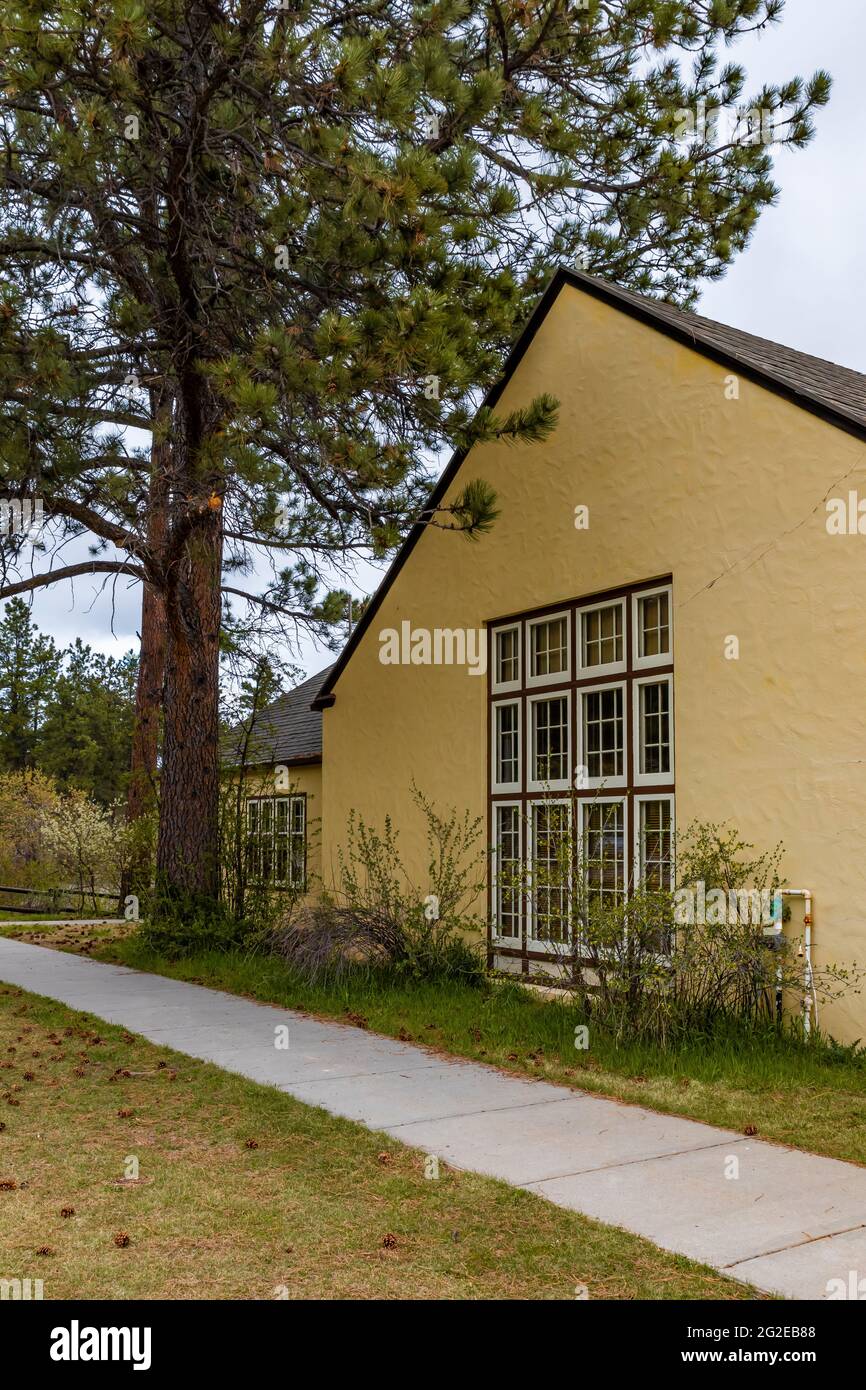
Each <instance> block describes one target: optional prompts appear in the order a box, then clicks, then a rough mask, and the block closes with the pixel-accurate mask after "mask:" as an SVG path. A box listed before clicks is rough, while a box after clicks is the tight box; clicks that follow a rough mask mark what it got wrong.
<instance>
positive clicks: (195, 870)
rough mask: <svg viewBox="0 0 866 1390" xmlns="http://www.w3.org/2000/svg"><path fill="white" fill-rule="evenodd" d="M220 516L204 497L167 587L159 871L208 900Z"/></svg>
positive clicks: (214, 882)
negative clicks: (204, 501)
mask: <svg viewBox="0 0 866 1390" xmlns="http://www.w3.org/2000/svg"><path fill="white" fill-rule="evenodd" d="M221 523H222V518H221V516H220V513H219V511H218V510H210V509H209V508H208V506H207V503H204V504H203V506H202V508H201V510H200V512H199V515H198V516H197V517H196V520H195V522H194V525H193V528H192V531H191V533H190V535H189V537H188V538H187V541H186V544H185V546H184V549H183V553H182V555H181V558H180V559H179V561H178V562H176V565H175V567H174V570H173V574H172V576H171V582H170V584H169V587H168V590H167V593H166V650H165V694H164V707H163V750H162V769H161V776H160V813H159V841H158V845H157V876H158V880H159V886H160V888H161V889H162V890H163V891H166V892H168V893H169V894H170V895H171V896H173V897H175V898H177V899H178V901H181V902H182V901H185V900H190V899H196V900H199V901H202V902H203V904H205V905H207V906H214V905H215V904H216V901H217V898H218V894H219V859H218V856H219V787H220V758H219V751H220V750H219V634H220V579H221V566H222V527H221Z"/></svg>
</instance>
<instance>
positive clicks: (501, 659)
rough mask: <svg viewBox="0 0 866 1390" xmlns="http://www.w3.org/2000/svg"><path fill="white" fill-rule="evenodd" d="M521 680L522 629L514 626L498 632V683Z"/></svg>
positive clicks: (504, 683)
mask: <svg viewBox="0 0 866 1390" xmlns="http://www.w3.org/2000/svg"><path fill="white" fill-rule="evenodd" d="M519 680H520V629H519V628H516V627H513V628H510V629H507V630H506V631H505V632H497V634H496V684H497V685H507V684H508V683H509V682H511V681H519Z"/></svg>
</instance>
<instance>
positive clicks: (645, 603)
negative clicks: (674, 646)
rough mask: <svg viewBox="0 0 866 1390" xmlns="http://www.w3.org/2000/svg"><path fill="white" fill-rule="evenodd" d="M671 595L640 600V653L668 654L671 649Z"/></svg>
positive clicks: (651, 654) (644, 654)
mask: <svg viewBox="0 0 866 1390" xmlns="http://www.w3.org/2000/svg"><path fill="white" fill-rule="evenodd" d="M669 597H670V596H669V595H668V594H666V593H664V594H652V595H651V596H650V597H649V598H642V599H639V600H638V654H639V655H640V656H666V655H667V654H668V653H669V652H670V649H671V642H670V612H669Z"/></svg>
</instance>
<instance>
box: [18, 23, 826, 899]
mask: <svg viewBox="0 0 866 1390" xmlns="http://www.w3.org/2000/svg"><path fill="white" fill-rule="evenodd" d="M780 11H781V3H780V0H725V2H724V3H721V2H719V3H717V2H716V0H713V3H711V4H707V3H705V0H665V2H664V3H661V2H659V0H606V2H605V3H601V0H510V2H509V3H500V0H479V2H478V3H468V0H441V3H437V4H429V5H427V4H411V3H405V4H404V3H395V2H394V0H372V2H371V3H367V0H362V2H361V3H360V4H357V5H356V4H347V3H344V0H339V3H337V2H336V0H184V3H180V0H151V3H150V4H149V5H148V6H147V7H144V6H142V5H141V4H140V0H111V3H109V0H15V2H14V3H13V0H0V54H2V56H0V120H2V129H3V152H2V155H0V159H2V164H3V178H4V185H5V194H6V203H5V207H4V209H3V211H2V212H0V256H2V268H3V280H2V285H0V386H2V387H3V388H4V389H3V391H2V395H3V398H4V402H5V403H4V405H3V407H2V415H0V448H2V452H0V459H2V479H0V482H2V484H3V486H4V487H5V489H6V490H7V492H10V493H13V494H16V495H33V494H34V493H37V494H38V495H40V496H41V497H43V499H44V504H45V510H46V512H47V513H48V515H49V516H50V517H52V518H53V519H54V520H53V524H54V532H53V538H54V543H55V544H60V543H61V542H63V541H65V540H66V539H68V537H69V536H70V535H86V536H88V537H89V538H90V540H91V543H92V553H91V558H90V560H89V561H82V562H81V563H79V564H62V563H61V564H56V565H53V566H52V567H51V569H50V570H48V569H46V570H45V571H44V572H43V573H41V574H37V575H28V576H27V577H25V578H18V577H16V573H15V565H14V563H12V562H14V559H15V558H16V557H15V556H14V555H13V556H12V557H11V561H12V562H10V557H9V556H8V555H7V556H6V557H5V558H6V561H7V565H6V569H7V573H6V575H5V579H4V582H2V584H0V597H2V596H5V595H10V594H13V593H17V592H24V591H25V590H27V589H32V588H34V587H37V586H39V585H40V584H44V583H52V582H57V580H58V579H65V578H74V577H75V576H76V575H79V574H82V573H89V574H102V575H105V576H106V577H111V579H112V582H114V583H117V582H123V581H124V580H133V581H136V582H139V583H142V584H144V585H145V586H146V587H147V589H148V590H149V591H150V592H151V593H153V594H155V595H158V596H159V600H160V603H161V605H162V608H163V611H164V614H165V634H166V636H165V641H166V649H165V656H166V665H165V672H166V678H165V690H164V749H163V764H162V780H161V797H160V831H159V844H158V856H157V858H158V869H159V872H160V875H161V878H162V880H163V882H164V883H165V884H166V885H167V886H168V887H169V888H171V889H172V890H173V891H176V892H184V893H189V894H197V895H199V896H201V897H203V898H205V899H209V900H212V899H213V898H214V897H215V896H216V893H217V890H218V864H217V843H218V824H217V822H218V784H219V761H218V760H219V752H218V747H219V743H218V730H219V720H218V663H219V642H220V624H221V618H222V605H223V602H226V601H227V602H233V603H237V602H238V601H239V602H241V603H243V604H249V605H256V604H257V605H258V606H259V607H260V608H261V610H262V612H263V614H265V615H267V616H269V617H273V618H280V619H282V620H284V621H286V622H288V623H292V622H299V623H308V624H313V625H314V626H315V625H318V626H319V628H320V629H321V630H323V631H324V630H326V629H327V627H328V624H329V623H330V622H332V621H333V620H334V619H335V617H337V616H341V613H342V600H340V601H338V599H337V598H336V596H335V595H333V594H330V595H329V594H327V593H326V594H322V592H321V587H320V584H319V576H320V573H321V566H322V564H323V563H324V562H325V561H327V559H328V557H331V556H334V555H346V554H351V552H352V551H355V550H358V549H361V548H364V547H370V546H372V548H373V549H374V551H376V552H377V553H379V554H386V553H387V552H389V551H390V550H391V549H392V548H393V546H394V545H395V544H396V543H397V541H398V540H399V539H400V537H401V535H402V534H404V533H405V530H406V528H407V527H408V526H409V525H410V524H412V523H413V522H415V521H417V520H418V519H419V517H421V518H422V519H423V520H424V521H425V522H426V523H427V524H430V525H443V526H450V527H452V528H453V529H455V530H458V531H462V532H464V533H465V534H468V535H469V536H477V535H478V534H480V533H481V532H483V531H484V530H485V529H486V528H488V527H489V526H490V525H491V524H492V523H493V521H494V519H495V514H496V503H495V498H494V496H493V495H492V493H491V490H490V488H489V487H487V485H486V484H485V483H484V482H483V480H477V481H476V482H475V483H474V484H472V485H471V486H470V487H468V488H467V490H466V492H465V494H464V495H463V496H462V497H461V498H460V499H458V502H457V505H456V506H455V507H454V508H453V509H451V511H449V512H448V513H437V514H431V513H430V512H428V511H425V510H424V498H425V495H426V489H427V484H428V478H429V458H430V456H431V454H433V453H435V451H437V450H440V449H441V448H442V447H443V446H444V445H446V444H451V445H456V446H459V447H468V446H469V445H470V444H471V443H472V442H473V441H474V440H476V439H480V438H492V437H495V436H498V435H503V436H504V437H506V438H509V437H514V438H522V439H530V440H531V439H541V438H543V437H544V436H545V434H546V432H548V431H549V429H550V428H551V427H552V425H553V422H554V419H555V403H554V402H553V401H551V400H550V399H548V398H546V397H541V398H539V399H538V400H536V401H535V402H533V403H531V404H530V406H529V407H527V409H526V410H524V411H521V412H518V413H517V414H515V415H514V416H513V417H511V418H508V419H498V418H495V417H493V416H491V414H490V413H489V412H487V411H483V410H482V411H481V412H479V413H478V414H477V415H474V414H473V407H474V404H475V403H477V392H478V391H479V390H481V389H483V388H485V387H486V386H488V385H489V384H490V383H491V382H492V380H493V379H494V377H495V376H496V374H497V372H498V370H499V367H500V365H501V362H502V359H503V354H504V352H505V350H506V347H507V346H508V344H509V343H510V341H511V340H512V339H513V337H514V336H515V334H516V332H517V330H518V328H519V327H520V326H521V324H522V323H523V322H524V321H525V319H526V316H527V314H528V312H529V309H530V306H531V304H532V302H533V301H534V299H535V298H536V296H537V294H538V292H539V290H540V289H541V288H542V286H543V285H544V283H545V282H546V280H547V278H548V277H549V275H550V273H551V269H552V267H553V265H554V264H555V263H556V262H557V261H560V260H563V259H565V260H574V259H575V258H576V257H579V258H580V263H581V264H582V265H583V266H584V268H587V269H590V270H595V271H597V272H599V273H601V274H606V275H608V276H609V277H611V278H613V279H616V280H618V281H619V282H620V283H623V284H628V285H632V286H633V287H636V288H638V289H646V290H653V291H655V292H657V293H659V294H662V295H666V296H667V297H669V298H672V299H675V300H678V301H679V302H681V303H689V302H691V301H692V299H693V297H694V294H695V292H696V286H697V283H698V281H699V280H700V278H701V277H714V276H717V275H719V274H721V273H723V271H724V268H725V266H726V265H727V264H728V262H729V261H730V260H731V258H732V257H733V256H734V255H735V254H736V253H737V252H739V251H741V250H742V249H743V248H744V247H745V246H746V244H747V242H748V239H749V236H750V234H751V231H752V229H753V227H754V225H755V222H756V220H757V218H758V216H759V215H760V212H761V210H762V209H763V208H764V207H765V206H767V205H768V204H769V203H770V202H772V201H773V199H774V197H775V195H776V189H775V186H774V185H773V183H772V180H771V177H770V175H771V157H770V152H769V150H768V149H767V148H766V147H765V146H763V145H762V144H760V143H756V142H754V141H749V140H739V141H738V140H734V141H730V140H728V139H727V138H721V139H720V140H718V141H716V140H715V139H714V138H713V136H712V135H708V134H707V133H706V132H705V131H700V132H697V133H696V137H695V139H694V140H692V141H691V142H690V143H689V144H688V145H687V146H685V147H683V146H682V145H678V144H677V143H676V141H675V139H674V136H675V134H676V131H677V128H678V123H680V121H681V118H682V114H683V112H684V111H686V112H688V111H693V110H695V109H696V108H697V107H698V105H699V103H700V102H701V101H702V100H703V101H705V102H706V104H707V105H708V107H709V109H710V110H712V109H713V108H714V107H718V106H726V105H731V104H733V103H736V102H739V101H740V100H741V98H742V93H743V90H744V81H745V78H744V74H743V72H742V71H741V69H739V68H738V67H737V66H736V65H733V64H727V65H725V66H723V67H721V68H719V65H718V63H717V60H716V50H717V48H718V47H719V46H720V45H722V44H728V43H729V42H731V41H732V40H734V39H735V38H736V37H737V36H738V35H739V34H741V33H743V32H745V31H747V30H748V29H750V28H753V27H755V26H756V25H762V24H765V23H768V22H770V21H773V20H775V19H777V18H778V16H779V13H780ZM679 59H682V60H683V61H682V62H679V61H678V60H679ZM687 68H688V70H686V69H687ZM828 90H829V79H828V78H827V77H826V75H825V74H822V73H819V74H817V75H816V77H814V78H813V79H812V80H811V81H810V82H809V83H806V84H804V83H803V82H802V81H800V80H799V79H793V80H791V81H790V82H787V83H784V84H782V85H780V86H776V87H767V88H765V89H764V90H763V91H762V92H760V93H758V94H756V96H755V97H754V98H753V99H752V101H751V103H750V105H752V106H755V107H759V108H761V109H762V110H764V111H769V112H776V113H780V112H782V111H783V108H784V119H783V120H782V118H781V117H780V121H782V123H781V124H780V128H779V131H778V138H779V139H780V140H781V141H782V142H783V143H785V144H788V145H795V146H796V145H802V144H805V143H806V142H807V141H808V139H809V138H810V135H811V113H812V112H813V110H814V109H815V108H816V107H817V106H820V105H822V104H823V103H824V102H825V101H826V100H827V96H828ZM135 429H140V430H143V431H145V432H146V433H147V434H148V435H149V436H150V438H149V442H148V445H147V446H146V447H141V446H136V444H135V443H134V442H133V438H134V437H133V436H131V435H130V430H135ZM163 445H165V447H164V448H163V447H161V446H163ZM154 446H156V447H154ZM158 460H162V462H157V461H158ZM155 469H156V470H157V473H155V471H154V470H155ZM154 495H156V496H157V497H158V498H159V499H160V503H159V505H164V507H165V526H164V527H160V528H157V529H156V531H154V528H153V526H152V525H151V524H150V523H151V519H152V513H153V506H154V501H153V499H154ZM455 543H459V542H455ZM263 553H264V554H269V555H271V556H273V557H274V576H273V583H272V584H271V585H270V586H269V589H268V591H267V593H266V594H253V593H251V592H250V591H249V589H248V588H247V587H244V586H243V585H242V582H241V580H240V579H239V576H242V575H243V573H244V572H245V571H246V570H248V569H249V566H250V558H251V555H253V554H258V555H261V554H263ZM285 555H288V557H289V563H287V564H284V565H283V564H282V557H283V556H285Z"/></svg>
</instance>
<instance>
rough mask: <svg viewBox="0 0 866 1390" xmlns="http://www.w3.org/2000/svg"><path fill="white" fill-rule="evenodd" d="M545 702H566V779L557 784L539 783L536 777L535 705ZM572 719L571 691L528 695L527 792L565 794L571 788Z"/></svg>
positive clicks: (552, 691) (556, 782) (559, 779)
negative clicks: (534, 774)
mask: <svg viewBox="0 0 866 1390" xmlns="http://www.w3.org/2000/svg"><path fill="white" fill-rule="evenodd" d="M544 700H564V701H565V735H566V740H567V747H566V750H565V770H566V775H565V777H561V778H559V777H558V778H557V779H556V781H555V782H539V781H538V780H537V779H536V778H535V777H534V776H533V773H534V772H535V716H534V713H533V708H532V707H533V705H538V704H541V703H542V702H543V701H544ZM572 743H573V737H572V718H571V691H570V690H549V691H545V693H544V694H543V695H527V697H526V744H527V758H526V761H525V767H526V790H527V791H530V792H543V791H551V792H564V791H568V790H569V788H570V787H571V768H572V758H573V754H574V750H573V748H572Z"/></svg>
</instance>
